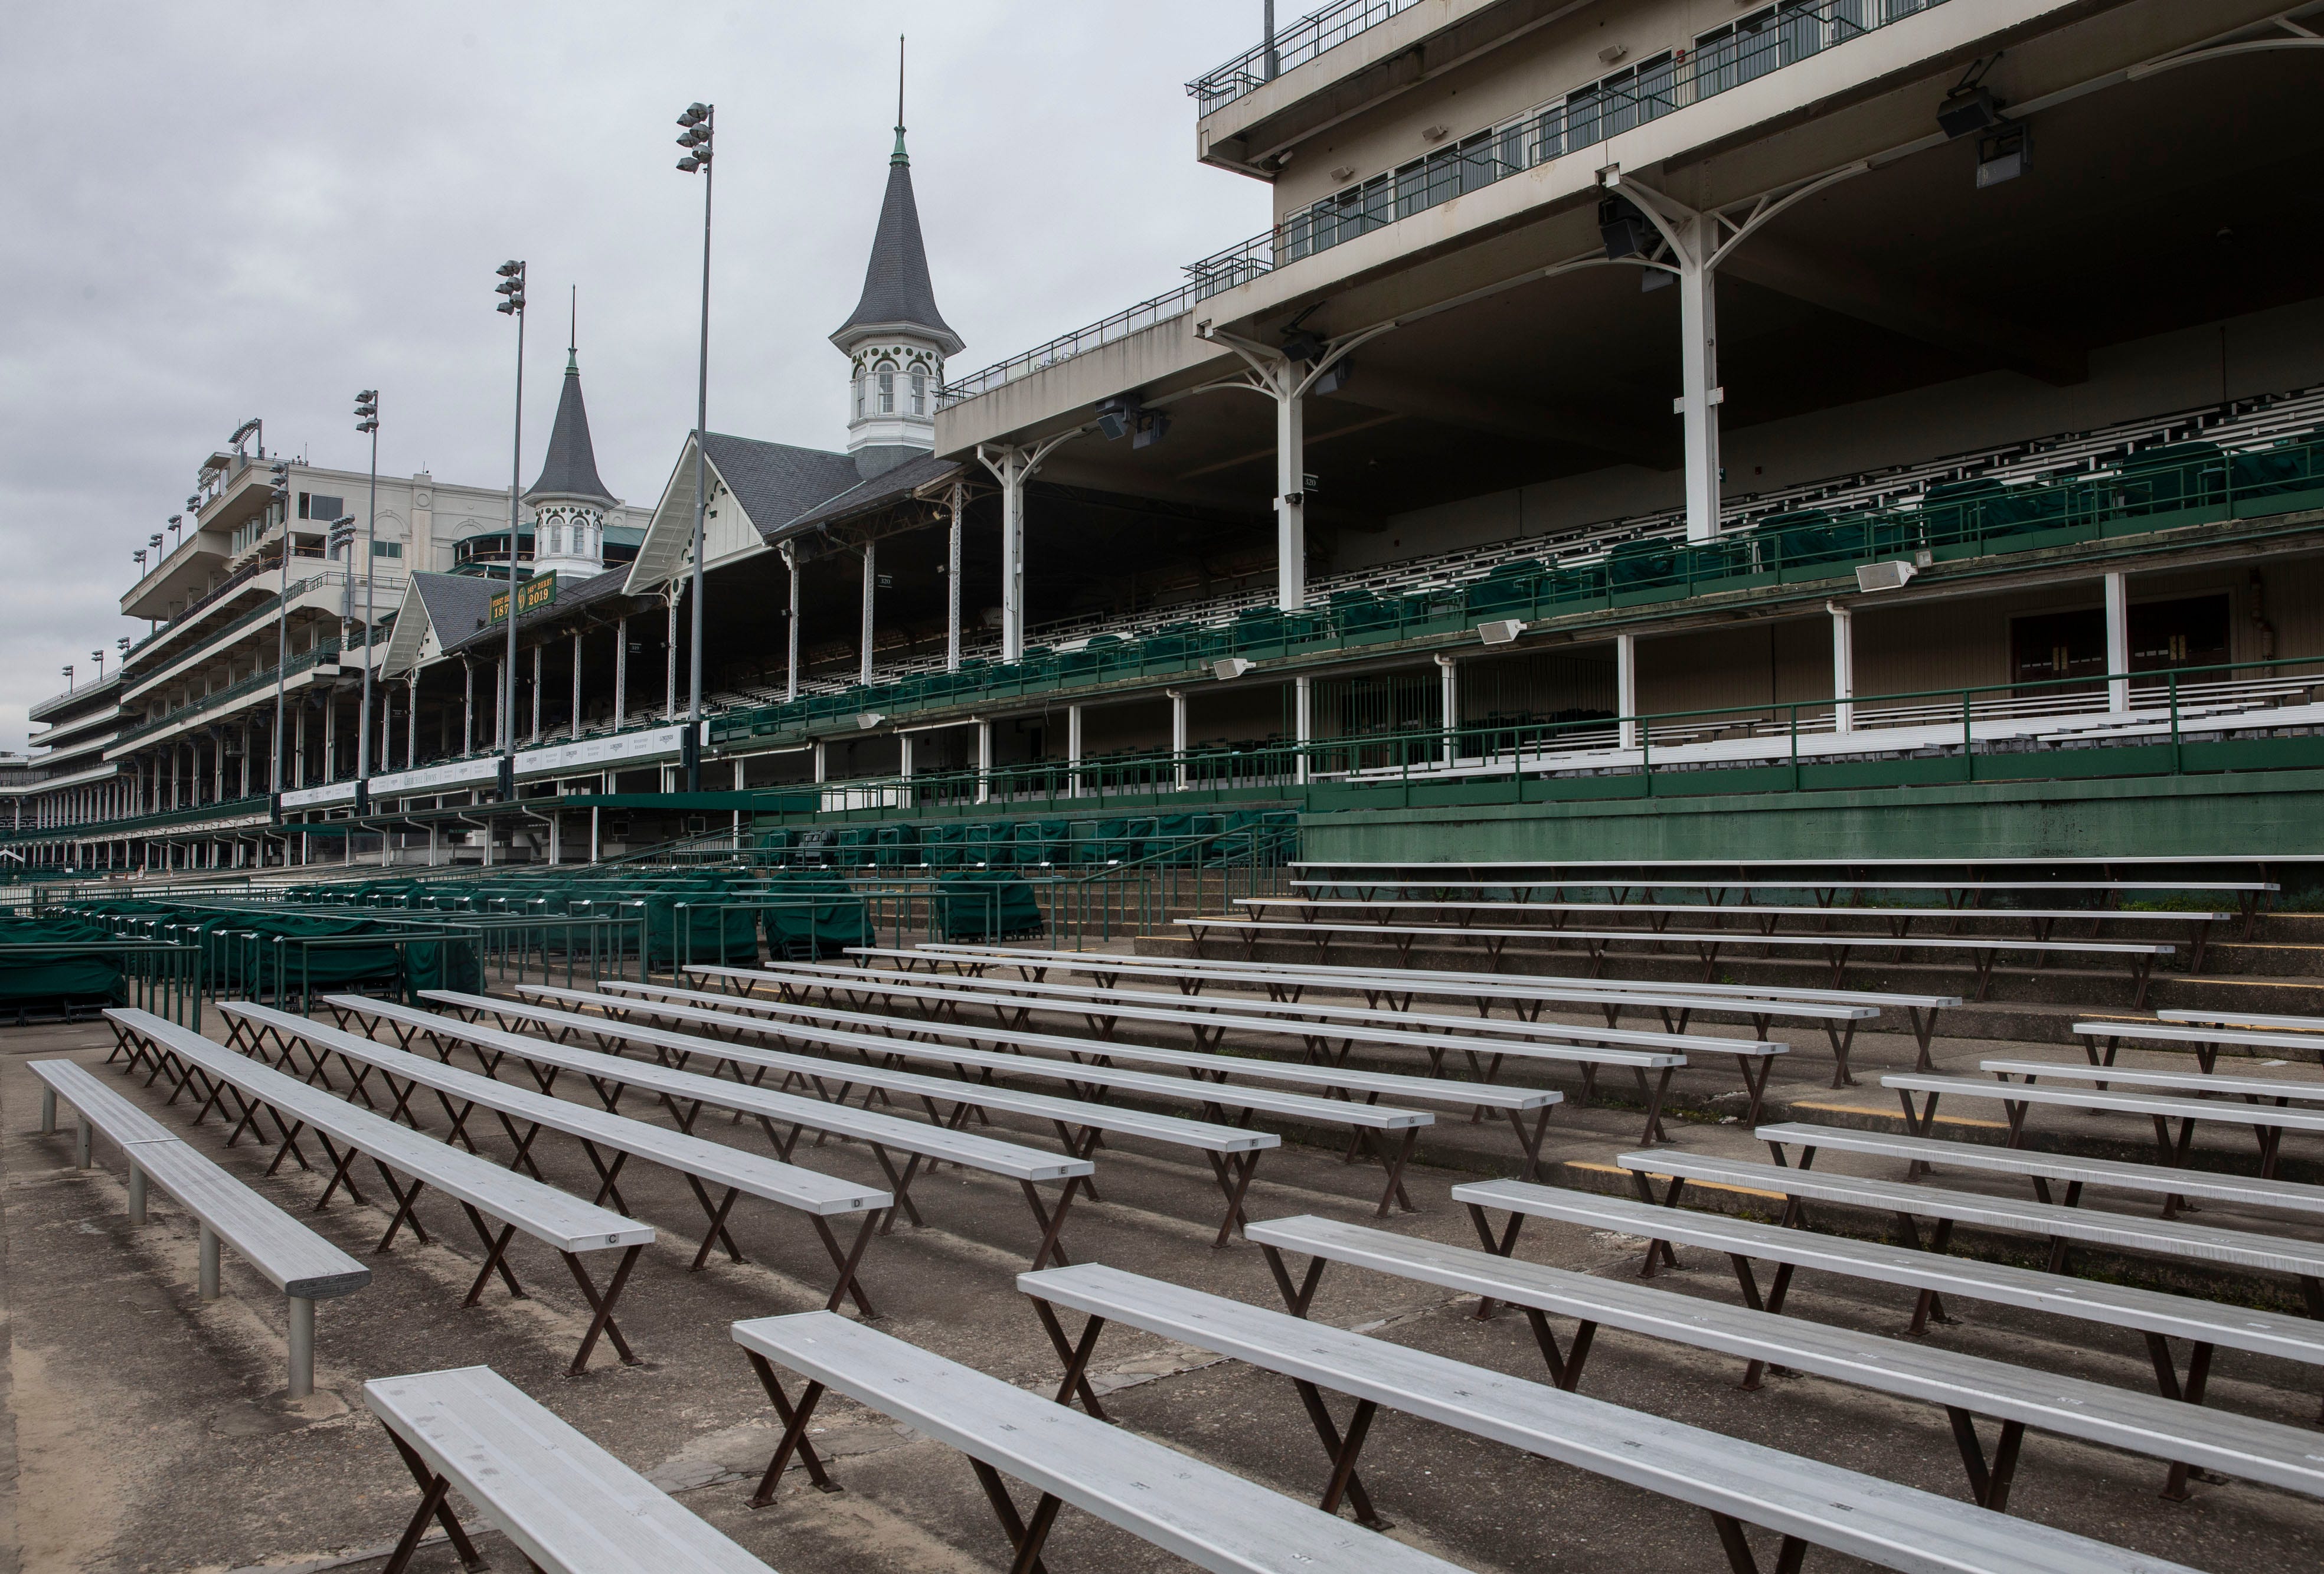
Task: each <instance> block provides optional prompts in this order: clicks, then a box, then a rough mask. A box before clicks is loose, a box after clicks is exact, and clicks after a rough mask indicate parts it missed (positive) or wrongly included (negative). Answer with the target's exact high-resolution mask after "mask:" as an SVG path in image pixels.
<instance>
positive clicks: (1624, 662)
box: [1614, 634, 1638, 749]
mask: <svg viewBox="0 0 2324 1574" xmlns="http://www.w3.org/2000/svg"><path fill="white" fill-rule="evenodd" d="M1614 713H1615V714H1616V715H1617V716H1618V717H1619V718H1620V720H1619V721H1618V723H1616V724H1615V726H1616V737H1615V740H1614V746H1615V747H1616V748H1618V749H1636V748H1637V746H1638V637H1637V635H1636V634H1617V635H1615V636H1614Z"/></svg>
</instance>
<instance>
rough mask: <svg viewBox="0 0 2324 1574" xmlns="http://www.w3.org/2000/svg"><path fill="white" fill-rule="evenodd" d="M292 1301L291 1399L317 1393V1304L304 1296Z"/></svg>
mask: <svg viewBox="0 0 2324 1574" xmlns="http://www.w3.org/2000/svg"><path fill="white" fill-rule="evenodd" d="M290 1301H291V1398H293V1399H304V1398H306V1397H308V1396H309V1395H311V1394H313V1393H314V1392H315V1303H314V1302H313V1301H311V1300H309V1298H308V1297H306V1296H304V1295H293V1296H291V1298H290Z"/></svg>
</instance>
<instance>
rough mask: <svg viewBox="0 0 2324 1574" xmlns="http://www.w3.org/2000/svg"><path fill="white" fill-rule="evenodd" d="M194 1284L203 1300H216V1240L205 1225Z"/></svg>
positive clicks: (214, 1231)
mask: <svg viewBox="0 0 2324 1574" xmlns="http://www.w3.org/2000/svg"><path fill="white" fill-rule="evenodd" d="M196 1283H197V1284H198V1288H199V1291H200V1294H201V1298H202V1299H203V1300H205V1301H215V1300H217V1298H218V1238H217V1231H216V1230H214V1229H211V1228H210V1227H209V1226H208V1225H207V1224H205V1225H203V1226H202V1244H201V1266H200V1268H199V1269H198V1278H197V1281H196Z"/></svg>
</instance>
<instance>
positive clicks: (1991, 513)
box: [709, 442, 2324, 750]
mask: <svg viewBox="0 0 2324 1574" xmlns="http://www.w3.org/2000/svg"><path fill="white" fill-rule="evenodd" d="M2319 507H2324V442H2313V443H2286V444H2282V445H2280V446H2275V447H2272V448H2264V449H2258V450H2254V451H2250V452H2246V453H2236V454H2229V453H2226V452H2224V451H2222V450H2220V449H2219V448H2218V447H2217V446H2213V445H2211V444H2209V443H2180V444H2173V445H2171V446H2166V447H2162V448H2155V449H2150V450H2148V451H2146V452H2145V453H2144V454H2143V455H2135V456H2132V457H2131V458H2130V459H2128V460H2126V461H2125V462H2123V463H2122V464H2121V465H2117V466H2116V467H2114V468H2112V469H2109V470H2107V471H2104V472H2094V473H2084V474H2075V475H2072V476H2068V477H2065V478H2061V479H2058V480H2053V481H2049V482H2035V483H2022V484H2011V483H2003V482H1999V481H1992V480H1978V481H1967V482H1959V483H1950V484H1947V485H1942V486H1938V487H1934V488H1932V489H1931V490H1930V492H1928V494H1927V495H1926V497H1924V498H1923V499H1922V500H1921V501H1920V502H1915V503H1913V504H1910V505H1905V506H1899V507H1895V508H1886V509H1865V510H1858V511H1852V512H1845V513H1829V512H1826V511H1821V510H1815V509H1803V510H1794V511H1791V512H1788V513H1784V514H1776V515H1771V516H1768V517H1766V518H1763V519H1760V520H1757V521H1756V522H1754V523H1753V524H1752V525H1751V526H1749V527H1748V528H1747V529H1730V530H1729V531H1727V532H1726V533H1724V534H1723V535H1721V536H1720V538H1718V539H1716V540H1713V541H1708V542H1704V543H1701V544H1700V545H1695V546H1689V545H1688V544H1686V543H1685V542H1683V541H1682V540H1678V539H1676V538H1656V539H1652V540H1643V541H1633V542H1628V543H1625V544H1623V545H1620V546H1618V547H1615V548H1612V549H1611V550H1610V551H1608V552H1606V553H1604V554H1602V555H1600V556H1598V557H1594V558H1588V559H1570V560H1567V561H1564V562H1562V563H1554V564H1553V563H1545V562H1538V561H1534V560H1530V559H1520V560H1517V561H1515V562H1511V563H1506V564H1503V565H1501V566H1499V567H1497V568H1495V569H1494V570H1493V571H1492V572H1491V573H1489V574H1488V575H1484V576H1483V577H1481V578H1479V579H1474V580H1471V581H1469V582H1468V583H1467V584H1460V585H1453V586H1449V587H1445V588H1441V589H1432V590H1420V591H1413V592H1408V593H1403V594H1372V593H1369V592H1363V591H1342V592H1339V593H1337V594H1333V595H1332V596H1331V597H1330V599H1329V601H1328V602H1327V603H1325V604H1323V605H1319V606H1315V607H1311V608H1309V609H1307V610H1305V611H1302V612H1277V611H1275V610H1273V609H1251V610H1250V611H1246V612H1242V613H1240V614H1239V615H1237V616H1236V617H1235V618H1234V619H1233V620H1232V621H1231V622H1228V623H1224V624H1219V625H1213V626H1207V627H1196V626H1194V625H1193V624H1185V625H1176V626H1171V627H1166V628H1164V629H1161V630H1159V631H1156V632H1155V633H1152V634H1149V635H1147V636H1145V637H1144V638H1141V639H1136V640H1120V639H1111V638H1110V637H1107V636H1099V637H1097V638H1096V639H1093V640H1091V641H1090V642H1089V643H1088V644H1087V645H1086V646H1084V648H1082V649H1076V650H1071V651H1057V650H1047V649H1042V648H1040V647H1034V648H1032V649H1030V650H1028V652H1027V656H1026V658H1025V659H1024V660H1023V661H1020V662H1016V663H1011V664H997V663H996V664H986V663H980V662H976V661H966V662H964V663H963V664H962V667H961V669H960V670H959V671H957V672H939V673H929V674H926V675H921V676H915V677H907V678H902V679H899V680H895V681H891V682H887V683H879V684H872V685H871V686H861V685H859V686H853V687H851V688H848V689H846V690H844V691H842V692H840V693H836V694H827V695H808V696H806V697H803V698H801V699H798V700H795V701H792V702H790V703H788V704H781V705H772V706H766V707H761V708H760V709H756V710H736V711H731V712H728V713H725V714H724V715H721V716H716V717H714V718H712V719H711V722H710V739H709V741H710V742H711V744H712V745H713V746H715V747H718V748H723V749H727V750H744V749H748V748H749V747H751V746H752V744H753V743H754V742H756V741H761V740H766V739H772V738H776V737H781V736H786V735H789V734H795V733H800V732H807V731H809V730H812V729H814V728H815V727H816V726H817V725H818V724H819V723H838V722H843V721H847V720H851V719H853V718H854V717H856V716H859V715H862V714H864V713H878V714H880V715H881V716H883V717H892V716H896V715H899V714H903V713H911V712H915V711H925V710H934V709H940V708H944V707H947V706H956V705H968V704H987V703H993V702H1002V701H1008V700H1011V699H1022V698H1028V697H1032V696H1036V695H1054V694H1056V693H1058V692H1060V691H1070V690H1073V689H1074V688H1078V687H1086V686H1097V685H1101V684H1111V683H1117V682H1122V681H1127V680H1146V681H1159V680H1165V679H1170V678H1176V677H1185V676H1186V675H1187V674H1189V673H1192V672H1196V671H1200V670H1202V669H1204V668H1206V667H1210V666H1211V665H1213V663H1215V662H1218V661H1222V660H1225V659H1227V658H1235V657H1240V658H1244V659H1246V660H1254V661H1265V660H1271V659H1273V660H1279V659H1283V658H1289V657H1314V656H1323V655H1328V654H1331V653H1333V652H1341V651H1345V652H1351V653H1359V652H1363V651H1366V650H1369V649H1372V648H1375V647H1384V646H1393V645H1397V644H1401V643H1404V642H1406V641H1410V640H1423V639H1429V638H1433V637H1434V638H1443V637H1452V636H1471V637H1472V631H1473V630H1474V629H1475V628H1476V627H1477V625H1478V624H1480V623H1481V622H1488V621H1505V620H1514V621H1521V622H1527V623H1531V622H1540V621H1549V620H1554V619H1557V618H1563V617H1571V616H1574V615H1577V614H1582V613H1589V612H1618V611H1621V610H1624V609H1628V608H1632V607H1643V606H1651V605H1654V604H1656V603H1666V602H1674V601H1682V600H1685V599H1688V598H1691V597H1694V596H1702V595H1711V594H1722V593H1731V592H1742V591H1752V590H1760V589H1766V588H1769V587H1778V586H1782V585H1786V584H1810V583H1818V582H1822V581H1827V580H1831V579H1836V578H1844V577H1848V576H1850V575H1853V574H1854V572H1855V570H1856V569H1857V568H1858V567H1859V566H1864V565H1867V564H1871V563H1882V562H1894V561H1898V560H1902V561H1905V562H1913V563H1916V564H1923V565H1927V564H1937V563H1950V562H1957V561H1962V560H1967V559H1970V558H1978V557H1999V556H2003V555H2006V554H2014V553H2023V552H2033V551H2040V550H2044V549H2048V548H2058V547H2066V546H2073V545H2079V544H2082V543H2087V542H2092V541H2098V540H2103V539H2107V538H2112V537H2116V536H2129V535H2140V534H2145V533H2148V532H2152V531H2154V530H2160V529H2171V528H2173V527H2178V526H2186V525H2197V524H2205V523H2217V522H2222V521H2226V520H2241V519H2253V518H2258V517H2263V516H2265V515H2269V514H2278V513H2286V512H2291V511H2295V510H2301V509H2309V508H2319Z"/></svg>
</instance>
